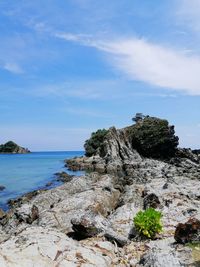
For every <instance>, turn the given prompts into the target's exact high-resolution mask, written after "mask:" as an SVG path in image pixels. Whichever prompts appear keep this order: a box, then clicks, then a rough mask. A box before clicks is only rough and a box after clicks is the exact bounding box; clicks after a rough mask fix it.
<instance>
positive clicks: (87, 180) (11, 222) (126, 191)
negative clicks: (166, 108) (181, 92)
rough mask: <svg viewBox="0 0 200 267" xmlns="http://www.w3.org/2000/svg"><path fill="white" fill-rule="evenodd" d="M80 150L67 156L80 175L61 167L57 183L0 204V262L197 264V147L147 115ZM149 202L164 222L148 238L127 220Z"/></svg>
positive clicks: (8, 266)
mask: <svg viewBox="0 0 200 267" xmlns="http://www.w3.org/2000/svg"><path fill="white" fill-rule="evenodd" d="M94 140H95V142H94ZM97 141H98V142H97ZM97 144H98V145H97ZM85 149H86V156H83V157H76V158H73V159H69V160H66V168H69V169H70V170H74V171H76V170H85V171H86V174H85V175H84V176H81V177H76V176H68V175H65V174H64V173H62V174H61V175H60V176H61V179H63V180H62V181H63V184H62V185H60V186H58V187H56V188H53V189H50V190H38V191H35V192H33V193H29V194H26V195H24V196H22V197H20V198H19V199H16V200H15V201H11V202H10V204H11V206H12V207H11V209H10V210H9V211H8V212H7V213H5V212H4V211H2V210H1V212H0V233H1V234H0V266H1V267H4V266H5V267H13V266H16V267H29V266H30V267H31V266H35V267H43V266H45V267H46V266H48V267H49V266H50V267H51V266H52V267H61V266H65V267H66V266H77V267H80V266H88V267H89V266H97V267H104V266H105V267H109V266H121V267H133V266H138V267H139V266H146V267H148V266H149V267H151V266H155V267H165V266H166V267H174V266H175V267H176V266H177V267H178V266H200V248H199V244H200V151H199V150H191V149H185V148H179V147H178V137H177V136H175V131H174V127H173V126H170V125H169V124H168V122H167V121H166V120H161V119H158V118H154V117H149V116H147V117H144V118H141V119H139V120H138V121H136V123H135V124H133V125H131V126H129V127H126V128H123V129H116V128H115V127H111V128H110V129H109V130H106V131H103V132H98V134H95V133H93V134H92V137H91V139H89V140H87V141H86V145H85ZM150 207H151V208H154V209H156V210H158V211H160V212H161V213H162V224H163V230H162V232H161V233H159V234H157V235H156V236H155V237H154V238H152V239H150V238H147V237H145V236H142V235H141V234H140V233H138V231H137V229H136V228H135V226H134V223H133V218H134V217H135V216H136V214H137V213H138V211H141V210H146V209H148V208H150Z"/></svg>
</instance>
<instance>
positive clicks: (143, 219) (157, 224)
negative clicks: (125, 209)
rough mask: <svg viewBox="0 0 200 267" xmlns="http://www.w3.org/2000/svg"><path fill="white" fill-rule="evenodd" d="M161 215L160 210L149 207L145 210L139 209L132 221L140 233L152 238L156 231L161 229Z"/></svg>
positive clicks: (158, 231)
mask: <svg viewBox="0 0 200 267" xmlns="http://www.w3.org/2000/svg"><path fill="white" fill-rule="evenodd" d="M161 217H162V213H161V212H159V211H157V210H155V209H153V208H149V209H147V210H145V211H139V212H138V213H137V214H136V216H135V217H134V219H133V221H134V225H135V228H136V230H137V231H138V232H139V233H140V234H142V235H144V236H146V237H148V238H154V237H155V235H156V234H157V233H160V232H161V231H162V224H161Z"/></svg>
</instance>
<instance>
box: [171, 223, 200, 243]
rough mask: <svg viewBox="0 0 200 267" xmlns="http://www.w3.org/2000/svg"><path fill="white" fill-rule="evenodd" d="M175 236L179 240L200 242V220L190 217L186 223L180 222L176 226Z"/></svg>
mask: <svg viewBox="0 0 200 267" xmlns="http://www.w3.org/2000/svg"><path fill="white" fill-rule="evenodd" d="M174 238H175V240H176V241H177V242H179V243H182V244H185V243H188V242H200V221H199V220H197V219H196V218H191V219H189V220H188V221H187V222H186V223H184V224H183V223H179V224H178V225H177V227H176V231H175V234H174Z"/></svg>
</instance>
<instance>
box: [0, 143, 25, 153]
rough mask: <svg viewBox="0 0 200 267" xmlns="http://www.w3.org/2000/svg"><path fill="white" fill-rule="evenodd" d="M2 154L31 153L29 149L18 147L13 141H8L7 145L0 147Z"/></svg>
mask: <svg viewBox="0 0 200 267" xmlns="http://www.w3.org/2000/svg"><path fill="white" fill-rule="evenodd" d="M0 153H11V154H26V153H30V151H29V150H28V149H27V148H24V147H21V146H19V145H17V144H16V143H14V142H13V141H8V142H7V143H5V144H2V145H0Z"/></svg>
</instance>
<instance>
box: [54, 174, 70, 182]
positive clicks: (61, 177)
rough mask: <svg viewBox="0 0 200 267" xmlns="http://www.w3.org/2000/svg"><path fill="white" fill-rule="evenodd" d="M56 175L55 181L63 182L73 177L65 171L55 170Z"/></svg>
mask: <svg viewBox="0 0 200 267" xmlns="http://www.w3.org/2000/svg"><path fill="white" fill-rule="evenodd" d="M55 175H56V177H57V181H61V182H64V183H68V182H70V181H71V180H72V179H73V177H74V176H73V175H69V174H68V173H66V172H57V173H55Z"/></svg>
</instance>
